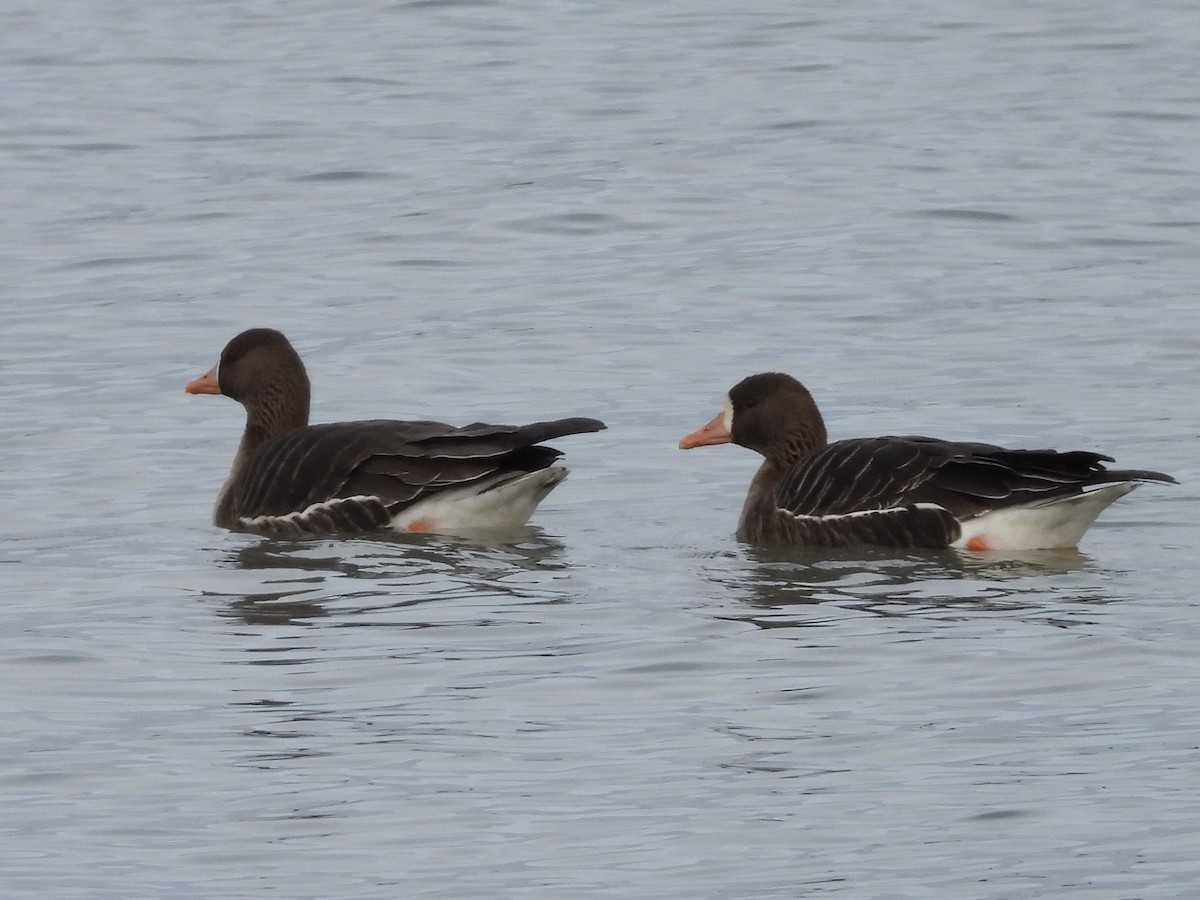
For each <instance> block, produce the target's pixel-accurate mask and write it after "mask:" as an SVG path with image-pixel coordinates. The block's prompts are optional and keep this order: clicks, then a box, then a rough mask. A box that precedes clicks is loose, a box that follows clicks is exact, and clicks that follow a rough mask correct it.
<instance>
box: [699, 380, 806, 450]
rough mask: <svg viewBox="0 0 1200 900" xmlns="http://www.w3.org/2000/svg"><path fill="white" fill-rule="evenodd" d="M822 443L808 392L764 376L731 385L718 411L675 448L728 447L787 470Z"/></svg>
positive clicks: (797, 385)
mask: <svg viewBox="0 0 1200 900" xmlns="http://www.w3.org/2000/svg"><path fill="white" fill-rule="evenodd" d="M827 440H828V438H827V435H826V432H825V420H824V419H822V418H821V412H820V410H818V409H817V404H816V402H815V401H814V400H813V398H812V395H811V394H810V393H809V392H808V389H807V388H805V387H804V385H802V384H801V383H800V382H799V381H797V380H796V379H795V378H793V377H792V376H791V375H784V374H782V373H780V372H764V373H762V374H760V375H751V376H750V377H749V378H744V379H742V380H741V381H739V382H738V383H737V384H736V385H734V387H733V389H732V390H731V391H730V392H729V399H728V400H727V401H726V403H725V406H724V408H723V409H722V410H721V411H720V412H719V413H717V415H716V416H715V417H714V418H713V420H712V421H711V422H709V423H708V424H707V425H705V426H704V427H703V428H701V429H699V430H698V431H693V432H692V433H691V434H689V435H687V436H686V437H685V438H684V439H683V440H681V441H680V442H679V448H680V449H681V450H690V449H691V448H693V447H707V446H711V445H714V444H728V443H734V444H739V445H741V446H743V447H746V448H748V449H750V450H754V451H755V452H757V453H761V454H762V455H763V456H765V457H766V458H767V459H768V460H771V461H772V462H775V463H777V464H780V465H790V464H792V463H794V462H796V460H799V459H803V458H804V457H806V456H809V455H810V454H812V453H814V452H816V451H817V450H819V449H821V448H822V447H824V446H825V444H826V442H827Z"/></svg>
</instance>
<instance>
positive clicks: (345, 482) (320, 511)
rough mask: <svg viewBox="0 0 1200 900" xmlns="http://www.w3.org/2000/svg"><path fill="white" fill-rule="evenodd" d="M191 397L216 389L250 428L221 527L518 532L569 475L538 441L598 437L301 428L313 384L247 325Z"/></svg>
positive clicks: (542, 427)
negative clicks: (234, 405)
mask: <svg viewBox="0 0 1200 900" xmlns="http://www.w3.org/2000/svg"><path fill="white" fill-rule="evenodd" d="M186 390H187V392H188V393H189V394H224V395H225V396H226V397H232V398H233V399H234V400H237V401H238V402H239V403H241V404H242V406H244V407H245V408H246V430H245V432H244V433H243V434H242V440H241V444H240V446H239V447H238V450H237V455H236V456H234V459H233V467H232V469H231V470H230V472H229V477H228V478H227V479H226V481H225V485H224V487H223V488H222V489H221V493H220V495H219V497H218V499H217V507H216V512H215V515H214V520H215V522H216V524H217V525H220V526H222V527H224V528H230V529H234V530H239V531H256V532H262V533H267V534H330V533H339V532H343V533H344V532H367V531H376V530H381V529H386V528H392V529H394V530H396V531H432V532H442V533H463V532H474V531H479V530H493V529H504V528H511V527H514V526H518V525H523V524H524V523H525V522H526V521H527V520H528V519H529V517H530V515H531V514H532V513H533V510H534V508H535V507H536V506H537V505H538V503H540V502H541V501H542V499H543V498H544V497H545V496H546V495H547V494H548V493H550V491H551V490H552V489H553V488H554V487H555V486H556V485H557V484H558V483H559V482H561V481H562V480H563V479H564V478H565V477H566V476H567V470H566V469H565V468H563V467H562V466H556V465H553V463H554V461H555V460H556V459H558V457H559V456H561V455H562V454H561V453H560V452H559V451H558V450H555V449H554V448H553V447H547V446H544V445H543V444H542V443H541V442H542V441H546V440H550V439H552V438H557V437H562V436H563V435H567V434H579V433H582V432H589V431H600V430H601V429H603V428H604V423H603V422H598V421H597V420H595V419H584V418H572V419H557V420H555V421H552V422H535V423H533V424H532V425H516V426H514V425H484V424H482V423H476V424H474V425H467V426H465V427H461V428H456V427H454V426H452V425H444V424H442V423H441V422H398V421H392V420H382V419H381V420H372V421H362V422H337V423H333V424H329V425H309V424H308V406H309V383H308V375H307V373H306V372H305V370H304V363H302V362H301V361H300V356H299V355H298V354H297V353H296V351H295V349H293V347H292V345H291V344H290V343H289V342H288V339H287V338H286V337H284V336H283V335H282V334H280V333H279V332H278V331H274V330H272V329H269V328H252V329H250V330H249V331H243V332H242V333H241V334H239V335H238V336H237V337H235V338H234V339H233V340H231V341H230V342H229V343H228V344H227V345H226V347H225V349H224V350H223V351H222V353H221V358H220V361H219V362H218V363H217V365H215V366H213V368H212V369H211V370H209V371H208V372H206V373H205V374H204V375H201V376H200V377H199V378H196V379H195V380H193V381H191V382H189V383H188V385H187V388H186Z"/></svg>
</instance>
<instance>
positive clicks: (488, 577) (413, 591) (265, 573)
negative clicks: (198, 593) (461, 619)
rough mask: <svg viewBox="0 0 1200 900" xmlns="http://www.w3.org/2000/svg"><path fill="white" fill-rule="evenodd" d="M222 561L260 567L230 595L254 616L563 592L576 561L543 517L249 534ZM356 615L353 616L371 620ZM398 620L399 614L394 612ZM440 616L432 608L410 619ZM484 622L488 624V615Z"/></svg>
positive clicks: (253, 619) (537, 599)
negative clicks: (470, 536)
mask: <svg viewBox="0 0 1200 900" xmlns="http://www.w3.org/2000/svg"><path fill="white" fill-rule="evenodd" d="M245 541H246V542H245V543H242V544H240V545H239V546H237V547H234V548H232V549H230V550H227V551H225V552H224V554H223V558H222V559H220V560H219V561H218V564H219V565H222V566H224V567H227V568H231V569H236V570H238V571H240V572H244V573H252V574H253V576H254V582H253V583H254V585H255V586H256V587H257V588H269V589H267V590H262V589H258V590H254V591H253V592H246V593H241V594H238V595H236V596H234V595H231V594H227V593H224V592H213V591H206V592H205V593H206V595H208V596H225V597H227V598H228V606H227V609H226V611H225V614H226V615H229V616H232V617H235V618H239V619H242V620H243V621H245V622H246V623H247V624H251V625H264V624H265V625H294V624H297V623H301V622H305V621H309V620H312V619H318V618H324V617H327V616H329V615H331V613H332V612H333V611H336V612H337V613H338V614H339V615H349V614H363V613H369V612H380V611H387V610H393V611H395V610H403V609H405V608H409V607H420V606H424V605H426V604H430V603H433V602H436V601H447V600H459V601H461V600H464V599H471V598H475V599H477V600H481V601H483V602H485V603H486V604H488V605H493V606H494V605H497V604H499V605H504V604H506V603H509V602H511V601H514V600H515V601H518V602H520V603H522V604H524V603H529V602H534V603H549V602H559V601H561V599H562V595H561V592H560V591H558V590H557V589H556V586H555V584H554V582H555V581H556V580H558V579H560V578H561V577H562V572H563V571H564V570H565V569H566V568H567V563H566V561H565V559H564V556H565V553H564V547H563V545H562V544H561V543H560V542H558V541H557V540H554V539H553V538H549V537H547V536H546V535H544V534H543V533H542V532H541V531H539V530H538V529H536V528H535V527H528V528H525V529H523V530H522V533H521V534H520V535H519V537H518V536H514V539H513V540H512V541H511V542H505V543H487V542H484V541H472V540H465V539H449V538H441V537H438V536H428V535H381V536H371V537H360V538H355V539H353V540H339V539H300V540H296V539H287V538H270V539H265V538H258V537H250V536H247V537H246V538H245ZM372 621H374V620H370V619H363V618H361V616H359V617H357V618H356V619H355V621H354V622H352V623H345V624H355V625H360V624H371V622H372ZM392 624H396V623H395V622H392ZM406 624H407V625H408V626H410V627H424V626H427V625H429V624H433V622H432V620H431V618H430V616H429V615H427V614H424V613H422V616H421V618H420V620H413V621H409V622H407V623H406ZM480 624H486V623H483V622H480Z"/></svg>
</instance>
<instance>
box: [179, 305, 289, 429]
mask: <svg viewBox="0 0 1200 900" xmlns="http://www.w3.org/2000/svg"><path fill="white" fill-rule="evenodd" d="M185 390H187V392H188V393H189V394H224V395H225V396H226V397H231V398H233V399H234V400H237V401H238V402H239V403H241V404H242V406H244V407H245V408H246V435H245V440H246V441H248V442H249V444H250V445H256V444H258V443H261V442H262V441H264V440H266V439H267V438H269V437H271V436H273V435H276V434H281V433H283V432H285V431H291V430H292V429H293V428H302V427H304V426H305V425H307V424H308V404H309V393H310V392H309V385H308V373H306V372H305V371H304V363H303V362H301V361H300V356H299V354H297V353H296V351H295V349H293V347H292V345H291V344H290V343H288V339H287V338H285V337H284V336H283V335H282V334H280V333H279V332H278V331H275V330H274V329H271V328H251V329H250V330H249V331H243V332H242V333H241V334H239V335H238V336H237V337H235V338H234V339H233V340H231V341H230V342H229V343H228V344H226V345H225V349H224V350H222V351H221V359H220V361H219V362H218V363H217V364H216V365H215V366H213V367H212V368H211V369H209V370H208V371H207V372H205V373H204V374H203V375H201V376H200V377H199V378H197V379H195V380H193V381H190V382H188V385H187V387H186V389H185ZM247 449H249V447H247Z"/></svg>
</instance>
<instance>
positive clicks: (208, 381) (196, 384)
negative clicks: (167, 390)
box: [184, 366, 221, 394]
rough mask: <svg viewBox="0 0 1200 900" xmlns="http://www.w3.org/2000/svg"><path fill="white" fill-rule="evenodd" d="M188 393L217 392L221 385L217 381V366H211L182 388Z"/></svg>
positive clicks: (219, 391)
mask: <svg viewBox="0 0 1200 900" xmlns="http://www.w3.org/2000/svg"><path fill="white" fill-rule="evenodd" d="M184 390H185V391H187V392H188V393H189V394H219V393H221V385H220V384H219V383H218V382H217V367H216V366H213V367H212V368H211V369H209V370H208V371H207V372H205V373H204V374H203V375H201V376H200V377H199V378H194V379H192V380H191V381H189V382H188V383H187V387H185V388H184Z"/></svg>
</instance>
